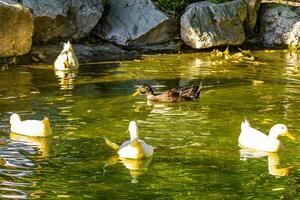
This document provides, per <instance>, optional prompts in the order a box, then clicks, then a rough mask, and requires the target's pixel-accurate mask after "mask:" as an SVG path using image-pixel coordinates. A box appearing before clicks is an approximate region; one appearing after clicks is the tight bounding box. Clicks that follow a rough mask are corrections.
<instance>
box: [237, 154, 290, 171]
mask: <svg viewBox="0 0 300 200" xmlns="http://www.w3.org/2000/svg"><path fill="white" fill-rule="evenodd" d="M240 156H241V160H247V159H249V158H252V159H255V158H256V159H257V158H263V157H267V158H268V163H267V165H268V170H269V174H271V175H273V176H287V175H288V173H289V169H290V168H291V166H290V167H285V168H281V167H280V156H279V153H267V152H261V151H253V150H249V149H241V150H240ZM253 170H255V169H253Z"/></svg>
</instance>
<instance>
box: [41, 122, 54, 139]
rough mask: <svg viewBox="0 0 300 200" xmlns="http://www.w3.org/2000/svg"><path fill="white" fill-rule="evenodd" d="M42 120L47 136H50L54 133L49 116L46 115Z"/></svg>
mask: <svg viewBox="0 0 300 200" xmlns="http://www.w3.org/2000/svg"><path fill="white" fill-rule="evenodd" d="M42 122H43V124H44V126H45V137H47V136H50V135H51V134H52V129H51V124H50V120H49V118H48V117H45V118H44V119H43V121H42Z"/></svg>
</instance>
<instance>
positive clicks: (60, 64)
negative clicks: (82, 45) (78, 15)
mask: <svg viewBox="0 0 300 200" xmlns="http://www.w3.org/2000/svg"><path fill="white" fill-rule="evenodd" d="M54 68H55V69H56V70H76V69H78V68H79V62H78V60H77V57H76V55H75V52H74V49H73V47H72V45H71V43H70V42H69V41H68V42H67V43H64V48H63V50H62V51H61V53H60V54H59V55H58V57H57V58H56V60H55V62H54Z"/></svg>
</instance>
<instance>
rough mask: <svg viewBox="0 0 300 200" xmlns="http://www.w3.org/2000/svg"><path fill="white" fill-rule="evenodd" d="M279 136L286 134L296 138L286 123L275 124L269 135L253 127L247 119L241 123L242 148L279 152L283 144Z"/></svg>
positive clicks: (240, 139)
mask: <svg viewBox="0 0 300 200" xmlns="http://www.w3.org/2000/svg"><path fill="white" fill-rule="evenodd" d="M279 136H286V137H287V138H289V139H291V140H295V137H294V136H293V135H291V134H290V133H289V132H288V129H287V127H286V126H285V125H284V124H276V125H274V126H273V127H272V128H271V129H270V131H269V135H266V134H264V133H262V132H260V131H259V130H256V129H254V128H252V127H251V126H250V124H249V122H248V121H247V120H245V121H243V122H242V124H241V133H240V136H239V139H238V142H239V146H240V147H242V148H249V149H254V150H257V151H265V152H277V151H278V150H279V149H280V147H281V146H282V145H281V142H280V141H279V140H278V137H279Z"/></svg>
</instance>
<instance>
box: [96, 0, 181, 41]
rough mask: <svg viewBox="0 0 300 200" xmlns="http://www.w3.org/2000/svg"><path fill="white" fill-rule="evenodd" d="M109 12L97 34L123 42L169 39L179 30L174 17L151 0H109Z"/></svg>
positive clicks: (102, 20) (103, 37) (100, 24)
mask: <svg viewBox="0 0 300 200" xmlns="http://www.w3.org/2000/svg"><path fill="white" fill-rule="evenodd" d="M106 3H107V8H108V9H107V10H108V12H107V14H106V15H105V16H103V18H102V19H101V23H99V25H98V26H97V28H96V30H95V34H96V35H98V36H100V37H101V38H102V39H105V40H107V41H109V42H112V43H115V44H117V45H121V46H143V45H153V44H159V43H164V42H168V41H169V40H171V39H172V38H173V37H174V35H175V34H176V32H177V25H176V22H175V20H173V19H171V18H170V17H168V16H167V15H166V14H164V13H163V12H161V11H160V10H158V8H157V7H156V6H155V5H154V4H153V2H152V1H151V0H107V1H106Z"/></svg>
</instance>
